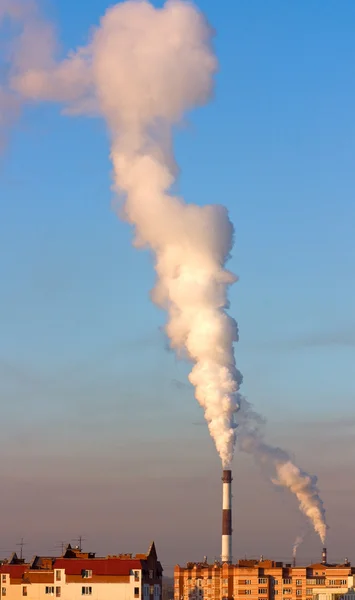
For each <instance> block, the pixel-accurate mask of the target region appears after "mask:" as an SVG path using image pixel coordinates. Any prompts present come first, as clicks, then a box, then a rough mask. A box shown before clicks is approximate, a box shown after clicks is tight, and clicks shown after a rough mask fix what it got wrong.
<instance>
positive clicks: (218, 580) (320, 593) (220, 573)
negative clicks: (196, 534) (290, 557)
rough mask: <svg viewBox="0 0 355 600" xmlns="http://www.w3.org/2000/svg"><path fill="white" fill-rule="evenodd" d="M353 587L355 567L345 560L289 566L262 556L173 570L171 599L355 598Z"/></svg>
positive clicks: (190, 565)
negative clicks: (342, 562) (229, 562)
mask: <svg viewBox="0 0 355 600" xmlns="http://www.w3.org/2000/svg"><path fill="white" fill-rule="evenodd" d="M354 586H355V568H353V567H351V565H350V563H349V562H347V561H346V562H344V564H340V565H333V564H332V565H330V564H327V563H325V562H324V563H323V562H322V563H317V564H313V565H308V566H303V567H301V566H299V567H296V566H293V567H292V565H290V564H284V563H282V562H275V561H272V560H264V559H263V558H262V559H261V560H259V561H257V560H240V561H239V562H238V563H236V564H220V563H215V564H207V562H206V563H188V564H187V565H186V567H180V566H179V565H177V566H176V567H175V570H174V600H232V599H236V598H239V597H240V598H242V597H243V598H244V597H245V596H248V600H340V598H343V599H344V600H355V592H354ZM245 600H246V599H245Z"/></svg>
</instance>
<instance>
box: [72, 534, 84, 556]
mask: <svg viewBox="0 0 355 600" xmlns="http://www.w3.org/2000/svg"><path fill="white" fill-rule="evenodd" d="M73 541H74V542H79V544H78V550H79V552H81V551H82V545H81V542H84V541H85V538H84V537H83V536H82V535H79V537H78V538H77V539H75V540H73Z"/></svg>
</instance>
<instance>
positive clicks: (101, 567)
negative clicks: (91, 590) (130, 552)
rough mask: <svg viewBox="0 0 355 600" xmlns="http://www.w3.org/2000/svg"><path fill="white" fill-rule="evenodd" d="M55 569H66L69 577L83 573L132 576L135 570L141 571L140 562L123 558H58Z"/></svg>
mask: <svg viewBox="0 0 355 600" xmlns="http://www.w3.org/2000/svg"><path fill="white" fill-rule="evenodd" d="M53 568H54V569H65V572H66V574H67V575H81V573H82V571H92V573H93V575H130V573H131V571H132V570H134V569H136V570H137V569H138V570H139V569H141V568H142V562H141V561H140V560H134V559H132V560H124V559H121V558H115V557H112V558H111V557H110V558H57V560H56V561H55V562H54V565H53Z"/></svg>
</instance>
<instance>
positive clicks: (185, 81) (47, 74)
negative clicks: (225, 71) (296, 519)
mask: <svg viewBox="0 0 355 600" xmlns="http://www.w3.org/2000/svg"><path fill="white" fill-rule="evenodd" d="M20 4H21V3H16V6H20ZM4 6H5V5H4ZM7 6H8V7H9V6H11V7H12V8H13V7H14V6H15V4H14V3H11V4H8V5H7ZM27 6H32V5H27ZM7 12H9V10H8V9H7ZM21 14H22V13H21ZM26 14H27V20H26V21H25V23H24V25H23V27H22V29H21V33H20V36H19V38H18V43H17V45H16V52H14V54H13V64H12V68H11V71H10V76H9V82H8V90H9V93H11V94H14V95H15V96H16V98H17V99H18V100H19V101H24V100H32V101H36V102H37V101H52V102H57V103H61V104H62V105H63V109H64V111H65V112H66V113H69V114H86V115H90V116H92V115H96V116H101V117H103V118H104V119H105V121H106V123H107V126H108V130H109V134H110V139H111V155H110V156H111V160H112V164H113V180H114V189H115V191H116V192H117V194H118V195H119V196H120V197H122V207H123V215H124V218H125V219H126V220H127V221H128V222H129V223H130V224H131V225H132V226H133V228H134V232H135V239H134V244H135V245H136V246H137V247H138V248H147V249H149V250H150V251H151V252H152V254H153V256H154V260H155V270H156V274H157V281H156V285H155V288H154V289H153V291H152V299H153V301H154V302H155V303H156V304H157V305H158V306H160V307H162V308H163V309H164V310H165V311H166V312H167V315H168V318H167V323H166V326H165V331H166V334H167V336H168V338H169V341H170V345H171V348H172V349H173V350H175V351H176V352H177V353H178V354H179V355H180V356H182V357H187V358H188V359H189V360H190V361H191V362H192V363H193V368H192V370H191V373H190V375H189V380H190V382H191V383H192V385H193V386H194V388H195V396H196V399H197V400H198V402H199V403H200V405H201V406H202V408H203V410H204V414H205V418H206V421H207V423H208V427H209V430H210V433H211V436H212V438H213V440H214V442H215V445H216V448H217V451H218V453H219V455H220V457H221V460H222V463H223V466H224V467H227V466H228V465H229V464H230V462H231V460H232V457H233V452H234V447H235V443H236V426H237V425H238V433H239V437H238V439H239V446H240V449H241V450H242V451H244V452H248V453H250V454H252V455H253V456H254V457H255V458H256V460H258V461H259V462H260V463H262V464H267V465H269V466H270V465H271V466H272V467H273V470H274V476H273V479H272V480H273V482H274V483H276V484H277V485H280V486H283V487H286V488H288V489H289V490H290V491H292V492H293V493H294V494H295V495H296V497H297V499H298V501H299V504H300V509H301V510H302V512H303V513H304V514H305V515H306V516H307V517H308V518H309V519H310V520H311V521H312V523H313V526H314V528H315V530H316V531H317V533H318V534H319V535H320V537H321V539H322V541H324V538H325V533H326V525H325V515H324V509H323V504H322V501H321V499H320V497H319V492H318V489H317V485H316V484H317V480H316V478H315V477H311V476H310V475H308V474H307V473H305V472H303V471H301V470H300V469H299V468H298V467H297V466H296V465H294V464H293V463H292V461H291V460H290V457H289V455H288V454H287V452H285V451H283V450H281V449H279V448H274V447H272V446H269V445H267V444H266V443H265V442H264V440H263V437H262V435H261V434H260V431H259V425H260V424H261V422H262V419H261V417H260V416H259V415H257V413H253V412H252V411H251V408H250V406H249V405H247V403H246V401H244V400H243V410H242V411H239V408H240V400H241V397H240V396H239V394H238V390H239V386H240V384H241V382H242V377H241V375H240V373H239V371H238V370H237V368H236V363H235V356H234V348H233V344H234V342H236V341H237V340H238V328H237V324H236V322H235V321H234V319H232V318H231V317H230V316H229V315H228V314H227V309H228V308H229V302H228V297H227V294H228V290H229V287H230V286H231V285H232V284H233V283H234V282H235V281H236V276H235V275H234V274H233V273H231V272H230V271H229V270H228V269H226V266H225V265H226V263H227V261H228V259H229V256H230V252H231V250H232V246H233V236H234V230H233V225H232V223H231V222H230V220H229V217H228V213H227V210H226V208H224V207H223V206H219V205H210V206H203V207H200V206H197V205H194V204H187V203H186V202H185V201H184V200H183V199H182V198H180V197H177V196H174V195H172V194H171V193H169V190H171V187H172V184H173V183H174V178H175V176H176V172H177V167H176V164H175V161H174V154H173V146H172V131H173V128H174V126H176V125H177V124H178V123H179V122H180V121H181V120H182V119H183V117H184V115H185V113H186V112H188V111H189V110H190V109H192V108H193V107H196V106H200V105H203V104H204V103H205V102H207V100H208V99H209V97H210V94H211V92H212V88H213V76H214V74H215V72H216V69H217V62H216V58H215V56H214V53H213V50H212V47H211V41H212V32H211V29H210V28H209V26H208V24H207V22H206V21H205V19H204V18H203V16H202V15H201V14H200V13H199V12H198V10H197V9H196V8H194V7H193V6H192V5H191V4H188V3H184V2H182V1H181V0H168V1H167V2H166V4H165V6H164V7H163V8H161V9H157V8H154V7H153V6H152V5H151V4H149V2H147V1H146V0H129V1H127V2H124V3H120V4H117V5H115V6H113V7H112V8H110V9H109V10H108V11H107V12H106V14H105V15H104V16H103V18H102V19H101V21H100V24H99V26H98V27H97V28H96V29H94V30H93V31H92V33H91V37H90V39H89V42H88V44H87V45H86V46H84V47H80V48H78V49H77V50H76V51H75V52H71V53H70V54H68V56H67V57H66V58H65V59H64V60H62V61H59V62H56V61H55V60H54V52H55V44H54V42H53V39H54V38H53V35H52V31H51V29H50V28H48V27H47V26H45V24H43V23H41V22H40V21H39V20H38V19H37V17H36V18H34V17H33V15H34V14H35V12H34V13H33V11H32V9H31V11H30V13H26ZM28 14H29V15H30V16H28ZM12 17H13V18H15V17H14V15H13V14H12ZM17 18H18V17H17ZM38 27H40V29H41V33H40V35H39V29H38ZM43 48H45V49H46V50H45V52H44V51H43ZM3 102H4V103H6V100H4V99H3ZM121 214H122V211H121V210H120V215H121ZM238 411H239V412H238ZM235 415H237V418H238V422H237V423H235Z"/></svg>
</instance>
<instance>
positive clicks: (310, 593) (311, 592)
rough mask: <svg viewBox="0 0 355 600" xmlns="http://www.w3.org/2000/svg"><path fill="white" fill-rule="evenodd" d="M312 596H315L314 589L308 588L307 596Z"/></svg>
mask: <svg viewBox="0 0 355 600" xmlns="http://www.w3.org/2000/svg"><path fill="white" fill-rule="evenodd" d="M312 594H313V591H312V588H307V589H306V596H312Z"/></svg>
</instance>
